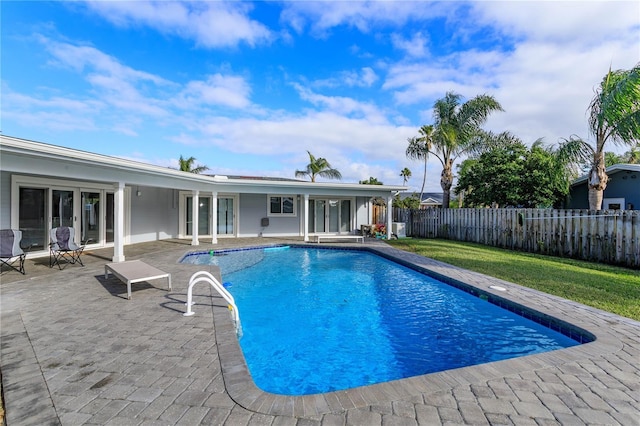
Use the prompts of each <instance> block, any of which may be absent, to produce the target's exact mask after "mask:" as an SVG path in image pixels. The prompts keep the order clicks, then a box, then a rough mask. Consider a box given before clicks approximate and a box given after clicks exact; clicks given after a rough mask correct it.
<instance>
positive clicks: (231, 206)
mask: <svg viewBox="0 0 640 426" xmlns="http://www.w3.org/2000/svg"><path fill="white" fill-rule="evenodd" d="M235 216H236V214H235V198H234V197H219V198H218V211H217V214H216V218H217V221H218V228H217V229H218V235H221V236H225V235H235Z"/></svg>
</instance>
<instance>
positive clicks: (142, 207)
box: [129, 186, 178, 244]
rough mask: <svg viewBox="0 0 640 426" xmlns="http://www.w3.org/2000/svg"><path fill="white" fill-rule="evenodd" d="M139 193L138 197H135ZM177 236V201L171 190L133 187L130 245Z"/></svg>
mask: <svg viewBox="0 0 640 426" xmlns="http://www.w3.org/2000/svg"><path fill="white" fill-rule="evenodd" d="M137 191H140V196H138V195H137ZM177 236H178V199H177V194H175V191H174V190H172V189H161V188H151V187H145V186H140V187H133V188H132V190H131V228H130V241H129V242H130V243H131V244H135V243H141V242H146V241H156V240H162V239H166V238H176V237H177Z"/></svg>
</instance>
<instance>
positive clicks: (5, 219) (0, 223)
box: [0, 172, 11, 229]
mask: <svg viewBox="0 0 640 426" xmlns="http://www.w3.org/2000/svg"><path fill="white" fill-rule="evenodd" d="M7 228H11V173H8V172H0V229H7Z"/></svg>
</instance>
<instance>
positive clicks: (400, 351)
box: [183, 247, 578, 395]
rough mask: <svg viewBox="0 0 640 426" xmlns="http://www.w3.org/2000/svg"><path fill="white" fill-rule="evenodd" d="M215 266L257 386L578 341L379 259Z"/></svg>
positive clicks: (265, 259) (274, 256)
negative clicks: (232, 302)
mask: <svg viewBox="0 0 640 426" xmlns="http://www.w3.org/2000/svg"><path fill="white" fill-rule="evenodd" d="M183 261H184V262H188V263H199V264H217V265H219V266H220V268H221V272H222V277H223V280H224V281H225V284H226V286H227V287H228V290H229V291H230V292H231V294H233V296H234V298H235V300H236V303H237V305H238V309H239V312H240V316H241V318H240V319H241V321H242V330H243V336H242V338H241V339H240V344H241V347H242V350H243V352H244V355H245V358H246V361H247V364H248V367H249V371H250V372H251V375H252V377H253V379H254V381H255V383H256V385H257V386H258V387H259V388H261V389H262V390H264V391H267V392H273V393H278V394H286V395H305V394H312V393H321V392H328V391H334V390H341V389H348V388H352V387H356V386H363V385H368V384H373V383H380V382H385V381H389V380H394V379H400V378H406V377H411V376H416V375H420V374H426V373H432V372H437V371H443V370H448V369H452V368H457V367H463V366H468V365H475V364H481V363H485V362H490V361H497V360H503V359H508V358H514V357H519V356H523V355H529V354H535V353H540V352H545V351H551V350H555V349H560V348H566V347H570V346H574V345H577V344H578V342H577V341H575V340H573V339H570V338H569V337H567V336H565V335H563V334H560V333H558V332H556V331H553V330H551V329H549V328H546V327H544V326H542V325H540V324H538V323H536V322H533V321H531V320H528V319H525V318H523V317H521V316H519V315H516V314H514V313H512V312H510V311H508V310H506V309H502V308H500V307H498V306H495V305H494V304H491V303H489V302H487V301H486V300H483V299H482V298H479V297H475V296H473V295H471V294H469V293H467V292H464V291H462V290H459V289H457V288H455V287H452V286H450V285H447V284H444V283H442V282H440V281H437V280H435V279H433V278H431V277H429V276H426V275H424V274H422V273H420V272H417V271H414V270H412V269H409V268H406V267H403V266H401V265H399V264H397V263H395V262H391V261H389V260H386V259H384V258H381V257H379V256H377V255H374V254H371V253H368V252H364V251H354V250H329V249H308V248H293V247H292V248H290V249H288V248H272V249H265V250H262V249H260V250H244V251H237V252H229V253H225V254H224V255H220V256H218V255H215V256H211V255H209V254H200V255H197V256H188V257H187V258H186V259H185V260H183Z"/></svg>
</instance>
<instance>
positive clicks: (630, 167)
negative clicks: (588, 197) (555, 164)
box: [571, 164, 640, 186]
mask: <svg viewBox="0 0 640 426" xmlns="http://www.w3.org/2000/svg"><path fill="white" fill-rule="evenodd" d="M624 171H629V172H639V173H640V164H614V165H613V166H609V167H607V168H606V172H607V175H609V176H611V175H612V174H614V173H618V172H624ZM588 179H589V174H588V173H587V174H585V175H583V176H580V177H579V178H578V179H576V180H574V181H573V182H572V183H571V186H575V185H580V184H581V183H584V182H586V181H587V180H588Z"/></svg>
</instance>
